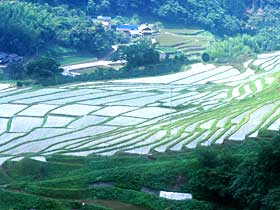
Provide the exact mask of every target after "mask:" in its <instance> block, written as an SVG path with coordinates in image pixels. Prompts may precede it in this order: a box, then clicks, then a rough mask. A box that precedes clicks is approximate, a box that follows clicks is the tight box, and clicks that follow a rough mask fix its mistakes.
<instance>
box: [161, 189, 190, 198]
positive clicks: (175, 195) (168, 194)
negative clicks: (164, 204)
mask: <svg viewBox="0 0 280 210" xmlns="http://www.w3.org/2000/svg"><path fill="white" fill-rule="evenodd" d="M159 197H161V198H166V199H169V200H190V199H192V194H190V193H175V192H166V191H160V193H159Z"/></svg>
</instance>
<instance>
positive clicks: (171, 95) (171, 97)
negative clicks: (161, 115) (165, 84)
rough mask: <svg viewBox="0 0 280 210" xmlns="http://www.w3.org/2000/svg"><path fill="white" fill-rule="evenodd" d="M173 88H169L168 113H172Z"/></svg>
mask: <svg viewBox="0 0 280 210" xmlns="http://www.w3.org/2000/svg"><path fill="white" fill-rule="evenodd" d="M172 100H173V88H172V87H171V88H170V114H171V113H172Z"/></svg>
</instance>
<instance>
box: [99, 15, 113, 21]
mask: <svg viewBox="0 0 280 210" xmlns="http://www.w3.org/2000/svg"><path fill="white" fill-rule="evenodd" d="M97 20H112V18H111V17H109V16H98V17H97Z"/></svg>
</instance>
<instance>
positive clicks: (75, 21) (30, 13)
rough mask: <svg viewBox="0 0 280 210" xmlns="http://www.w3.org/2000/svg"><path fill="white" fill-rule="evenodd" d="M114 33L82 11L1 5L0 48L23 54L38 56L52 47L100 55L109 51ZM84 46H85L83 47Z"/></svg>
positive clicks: (5, 3) (16, 3)
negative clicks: (57, 46)
mask: <svg viewBox="0 0 280 210" xmlns="http://www.w3.org/2000/svg"><path fill="white" fill-rule="evenodd" d="M113 35H114V34H113V33H112V32H111V31H109V30H105V29H104V28H103V27H102V26H99V25H93V22H92V21H91V19H90V18H89V17H87V16H86V15H85V13H83V12H81V11H80V10H68V9H66V8H64V7H61V6H60V7H50V6H48V5H38V4H31V3H24V2H14V3H10V2H4V3H1V5H0V48H1V50H3V51H7V52H16V53H19V54H21V55H26V54H34V53H35V52H37V51H38V50H40V49H41V48H45V47H48V46H49V45H52V44H59V45H63V46H68V47H75V48H76V49H78V50H88V51H93V52H96V51H97V48H98V50H99V51H102V50H107V49H109V48H110V47H111V44H112V42H113ZM81 43H82V44H81Z"/></svg>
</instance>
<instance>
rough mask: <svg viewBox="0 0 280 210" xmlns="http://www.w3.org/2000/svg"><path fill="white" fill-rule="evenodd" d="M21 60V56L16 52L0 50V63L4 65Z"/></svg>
mask: <svg viewBox="0 0 280 210" xmlns="http://www.w3.org/2000/svg"><path fill="white" fill-rule="evenodd" d="M22 60H23V57H21V56H19V55H17V54H8V53H4V52H0V65H5V64H7V63H9V62H20V61H22Z"/></svg>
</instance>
